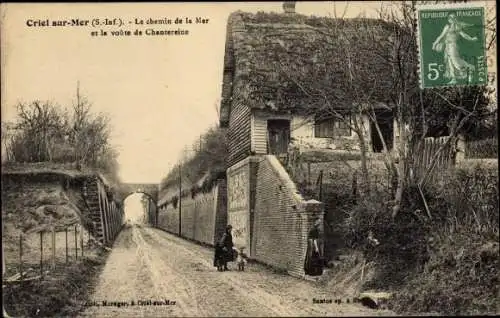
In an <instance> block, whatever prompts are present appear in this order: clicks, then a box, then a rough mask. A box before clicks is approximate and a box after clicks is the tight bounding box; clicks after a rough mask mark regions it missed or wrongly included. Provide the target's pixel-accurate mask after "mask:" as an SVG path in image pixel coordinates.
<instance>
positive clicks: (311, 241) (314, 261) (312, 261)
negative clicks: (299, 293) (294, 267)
mask: <svg viewBox="0 0 500 318" xmlns="http://www.w3.org/2000/svg"><path fill="white" fill-rule="evenodd" d="M320 226H321V219H320V218H317V219H316V220H315V221H314V226H313V228H312V229H311V230H310V231H309V234H308V235H307V252H306V259H305V261H304V272H305V273H306V274H307V275H310V276H320V275H322V274H323V266H324V262H323V256H322V253H321V249H320V242H319V240H320Z"/></svg>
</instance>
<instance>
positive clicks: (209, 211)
mask: <svg viewBox="0 0 500 318" xmlns="http://www.w3.org/2000/svg"><path fill="white" fill-rule="evenodd" d="M225 191H226V185H225V180H219V181H218V185H217V186H215V187H214V188H213V189H212V191H210V192H209V193H199V194H197V195H196V196H195V197H194V198H192V197H191V196H187V197H183V198H182V200H181V236H182V237H184V238H187V239H190V240H194V241H197V242H200V243H205V244H209V245H213V244H214V240H215V239H216V238H217V237H219V235H221V233H222V231H223V229H224V227H225V226H226V208H225V204H226V198H225ZM158 227H159V228H161V229H163V230H165V231H168V232H170V233H174V234H179V206H177V207H176V208H174V206H173V205H172V204H171V203H170V204H169V205H167V207H166V208H163V209H160V210H159V212H158Z"/></svg>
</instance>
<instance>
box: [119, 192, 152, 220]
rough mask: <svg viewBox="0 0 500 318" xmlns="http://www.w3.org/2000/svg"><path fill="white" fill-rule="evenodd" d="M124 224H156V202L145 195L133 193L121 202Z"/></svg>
mask: <svg viewBox="0 0 500 318" xmlns="http://www.w3.org/2000/svg"><path fill="white" fill-rule="evenodd" d="M123 210H124V214H125V216H124V222H125V224H129V225H134V224H151V225H154V224H155V222H156V201H155V200H154V199H153V198H152V197H151V196H150V195H149V194H147V193H143V192H133V193H131V194H129V195H127V196H126V197H125V199H124V200H123Z"/></svg>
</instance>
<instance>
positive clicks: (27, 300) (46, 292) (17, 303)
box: [3, 249, 108, 317]
mask: <svg viewBox="0 0 500 318" xmlns="http://www.w3.org/2000/svg"><path fill="white" fill-rule="evenodd" d="M107 256H108V252H106V251H104V250H101V249H99V250H97V251H95V253H93V255H91V256H87V257H84V258H83V259H82V260H81V261H78V262H75V263H73V264H70V265H67V266H61V267H60V268H57V269H56V270H55V271H53V272H52V273H49V274H47V275H46V276H45V277H44V279H43V280H34V281H30V282H24V283H15V284H12V283H11V284H8V285H6V286H5V285H4V286H5V287H4V290H3V301H4V306H5V309H6V311H7V313H8V314H9V315H11V316H15V317H20V316H23V317H35V316H38V317H49V316H55V315H57V316H76V315H77V314H78V313H79V312H80V311H82V310H83V308H84V303H85V301H87V300H88V298H89V297H90V295H92V292H93V289H94V287H95V286H96V283H97V280H98V277H99V274H100V273H101V271H102V269H103V267H104V264H105V262H106V258H107Z"/></svg>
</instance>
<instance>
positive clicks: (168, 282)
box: [82, 226, 391, 317]
mask: <svg viewBox="0 0 500 318" xmlns="http://www.w3.org/2000/svg"><path fill="white" fill-rule="evenodd" d="M230 266H231V265H230ZM233 268H234V266H233ZM333 296H334V295H331V294H329V293H328V291H326V290H324V289H321V288H320V287H317V286H314V285H313V284H312V283H310V282H306V281H302V280H299V279H295V278H293V277H290V276H287V275H281V274H276V273H273V272H272V271H270V270H268V269H266V268H264V267H262V266H260V265H255V264H249V266H248V268H247V270H246V271H245V272H238V271H235V270H232V271H229V272H217V271H216V269H215V268H214V267H213V266H212V251H211V249H208V248H205V247H202V246H199V245H196V244H193V243H191V242H188V241H185V240H182V239H180V238H178V237H176V236H174V235H171V234H168V233H165V232H162V231H160V230H157V229H152V228H149V227H143V226H132V227H127V228H125V229H124V230H123V231H122V232H121V233H120V235H119V236H118V238H117V241H116V242H115V246H114V247H113V251H112V253H111V255H110V257H109V258H108V263H107V264H106V266H105V268H104V271H103V273H102V274H101V277H100V282H99V285H98V286H97V289H96V292H95V294H94V295H93V298H92V299H91V301H94V303H92V302H91V306H89V307H88V308H87V310H86V311H85V312H83V314H82V315H83V316H92V317H103V316H104V317H132V316H133V317H152V316H153V317H154V316H156V317H165V316H190V317H192V316H203V317H206V316H233V317H234V316H252V317H255V316H324V315H329V316H331V315H336V316H338V315H380V314H386V315H387V314H391V313H389V312H378V311H372V310H369V309H366V308H363V307H361V306H359V305H357V304H356V305H355V304H342V305H338V304H335V303H332V304H314V303H313V298H316V299H320V298H326V299H332V298H334V297H333ZM139 300H142V301H147V300H151V301H162V300H170V301H175V305H160V306H155V305H146V306H138V305H137V303H138V301H139ZM102 301H108V302H124V303H127V304H128V306H120V307H117V306H97V304H101V303H102ZM132 301H134V302H135V305H134V306H132V305H130V304H131V302H132Z"/></svg>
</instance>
